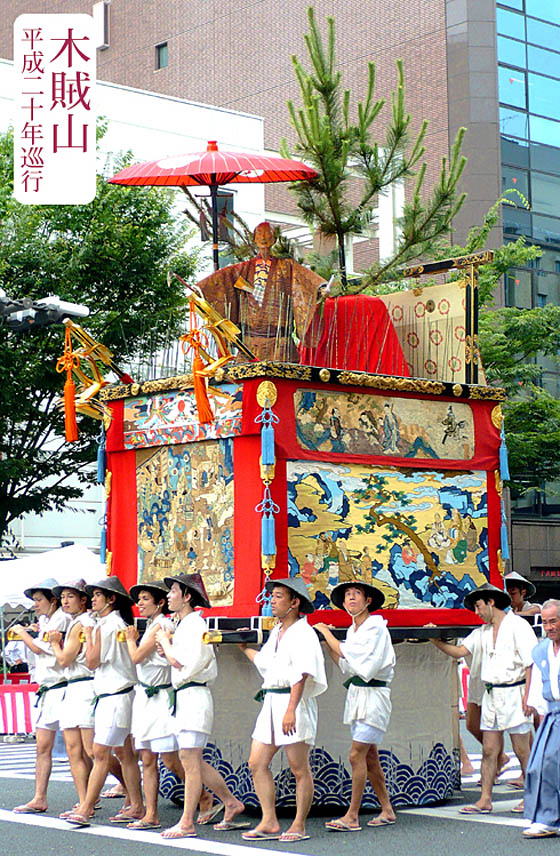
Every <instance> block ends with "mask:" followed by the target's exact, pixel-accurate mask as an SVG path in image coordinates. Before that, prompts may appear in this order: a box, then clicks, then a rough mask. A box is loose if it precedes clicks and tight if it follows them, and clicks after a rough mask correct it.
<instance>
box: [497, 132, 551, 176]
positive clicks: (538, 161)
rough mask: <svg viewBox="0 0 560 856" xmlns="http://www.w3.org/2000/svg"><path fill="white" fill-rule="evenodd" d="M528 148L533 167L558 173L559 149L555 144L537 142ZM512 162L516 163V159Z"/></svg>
mask: <svg viewBox="0 0 560 856" xmlns="http://www.w3.org/2000/svg"><path fill="white" fill-rule="evenodd" d="M559 130H560V129H559ZM529 149H530V152H531V166H532V167H533V169H541V170H542V171H543V172H557V173H560V151H558V149H557V148H556V146H542V145H539V144H538V143H531V145H530V146H529ZM504 160H505V158H504ZM514 163H517V161H514ZM521 166H523V164H521Z"/></svg>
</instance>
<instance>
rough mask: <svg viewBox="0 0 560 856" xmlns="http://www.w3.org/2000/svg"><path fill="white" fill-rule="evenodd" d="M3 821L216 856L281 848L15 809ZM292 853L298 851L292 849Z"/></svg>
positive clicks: (260, 854) (258, 855)
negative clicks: (84, 823)
mask: <svg viewBox="0 0 560 856" xmlns="http://www.w3.org/2000/svg"><path fill="white" fill-rule="evenodd" d="M0 821H3V822H4V823H21V824H24V825H25V826H39V827H43V828H47V829H57V830H59V831H60V830H65V831H66V832H70V833H74V834H76V833H79V834H80V836H82V835H90V836H101V837H103V838H115V839H121V840H124V841H127V842H129V843H130V842H131V841H141V842H143V843H144V844H157V845H158V846H159V847H177V848H179V849H182V850H192V851H193V852H196V853H213V854H216V856H247V854H248V853H251V854H253V856H271V854H278V850H268V849H266V848H264V847H255V846H254V845H253V844H250V845H244V844H228V843H227V842H225V841H224V842H222V841H210V840H209V839H207V838H179V839H167V838H162V837H161V835H160V834H159V833H157V832H156V833H154V832H139V831H136V830H135V831H134V832H131V831H130V830H126V829H116V828H114V827H112V826H97V825H93V824H92V825H91V826H88V827H85V828H82V829H75V828H74V829H73V828H72V827H70V824H68V823H66V821H64V820H59V818H57V817H48V816H45V815H30V814H14V812H12V811H6V810H5V809H0ZM290 853H294V851H293V850H290ZM294 856H308V854H303V853H294Z"/></svg>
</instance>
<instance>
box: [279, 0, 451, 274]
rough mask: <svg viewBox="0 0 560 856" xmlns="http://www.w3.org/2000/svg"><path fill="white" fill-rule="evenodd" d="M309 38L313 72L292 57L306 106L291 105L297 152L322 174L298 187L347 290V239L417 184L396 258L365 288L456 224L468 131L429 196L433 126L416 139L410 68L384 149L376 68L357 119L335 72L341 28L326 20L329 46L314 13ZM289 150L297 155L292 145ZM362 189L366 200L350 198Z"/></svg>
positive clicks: (395, 100) (376, 269)
mask: <svg viewBox="0 0 560 856" xmlns="http://www.w3.org/2000/svg"><path fill="white" fill-rule="evenodd" d="M307 14H308V21H309V32H308V33H307V34H306V35H305V36H304V39H305V44H306V47H307V52H308V55H309V59H310V62H311V71H308V70H306V69H305V68H304V66H303V65H302V63H301V62H300V60H299V59H298V58H297V57H296V56H293V57H292V62H293V65H294V70H295V73H296V76H297V80H298V83H299V88H300V92H301V99H302V106H301V107H297V108H296V107H295V105H294V103H293V102H292V101H289V102H288V110H289V113H290V118H291V122H292V125H293V126H294V128H295V131H296V135H297V142H296V145H295V147H294V154H295V155H296V156H299V157H301V158H303V159H304V160H305V161H306V162H307V163H309V164H310V165H311V166H313V167H314V168H315V170H316V171H317V173H318V176H317V178H316V179H313V180H312V181H301V182H297V183H295V184H293V185H291V190H292V191H293V192H294V194H295V196H296V198H297V203H298V207H299V208H300V210H301V212H302V214H303V217H304V219H305V221H306V223H308V224H309V225H310V226H312V227H313V228H316V229H319V230H320V231H321V232H322V233H323V234H325V235H332V236H335V237H336V241H337V245H338V261H339V268H340V274H341V280H342V284H343V287H344V288H345V287H346V259H345V250H344V242H345V238H346V236H347V235H360V234H363V233H364V231H365V230H366V228H367V227H368V226H370V224H371V222H372V219H373V216H374V215H373V211H374V208H375V203H376V197H377V195H378V194H379V193H380V192H383V191H386V190H387V188H389V187H390V186H391V185H393V184H395V182H400V181H404V180H405V179H411V178H413V177H415V178H416V181H415V185H414V190H413V194H412V199H411V201H410V202H409V203H408V204H406V205H405V209H404V215H403V218H402V222H401V236H400V239H399V242H398V245H397V247H396V250H395V252H394V254H393V256H392V257H391V258H390V259H386V260H384V261H383V262H382V263H381V264H376V265H373V266H372V267H371V268H370V269H369V270H368V271H367V272H366V273H365V275H364V277H363V279H362V283H361V285H360V286H359V289H360V290H362V289H363V288H365V287H367V286H368V285H369V286H371V285H373V284H375V283H376V282H379V281H380V280H382V279H386V278H388V277H390V276H391V275H392V274H393V273H394V271H395V268H396V266H397V265H398V264H404V263H405V262H408V261H409V260H411V259H413V258H417V257H419V256H420V255H421V254H422V253H423V252H424V251H425V249H426V247H427V246H432V245H433V243H434V241H436V240H437V239H438V238H439V237H440V236H442V235H446V234H448V233H449V230H450V227H451V222H452V219H453V217H454V216H455V214H456V213H457V211H458V210H459V208H460V207H461V205H462V204H463V201H464V198H465V194H460V195H458V193H457V185H458V182H459V179H460V177H461V173H462V172H463V169H464V166H465V163H466V158H464V157H462V156H461V144H462V140H463V136H464V133H465V129H464V128H461V129H460V130H459V132H458V134H457V137H456V139H455V142H454V143H453V146H452V148H451V154H450V158H449V159H447V158H443V159H442V166H441V172H440V176H439V179H438V182H437V184H436V185H435V187H434V188H433V190H432V192H431V194H428V195H426V193H425V188H424V180H425V175H426V164H425V162H422V158H423V156H424V154H425V151H426V149H425V146H424V140H425V136H426V130H427V126H428V123H427V121H425V120H424V121H423V122H422V124H421V127H420V130H419V131H418V133H417V135H416V136H415V137H414V138H413V137H412V134H411V121H412V120H411V116H410V114H409V113H407V112H406V110H405V100H404V91H405V85H404V70H403V64H402V61H401V60H398V61H397V75H398V81H397V88H396V91H395V92H393V94H392V104H391V120H390V122H389V124H388V126H387V128H386V130H385V140H384V142H383V143H379V142H378V141H376V140H374V139H373V125H374V122H375V120H376V119H377V117H378V116H379V114H380V112H381V110H382V108H383V106H384V104H385V99H383V98H380V99H377V100H376V98H375V64H374V63H373V62H368V74H367V81H368V82H367V89H366V94H365V98H364V99H363V101H359V102H358V103H357V119H355V120H354V119H352V118H351V116H350V91H349V90H348V89H344V88H343V86H342V74H341V72H340V70H338V69H337V66H336V51H335V23H334V20H333V18H327V40H326V45H325V44H324V42H323V38H322V36H321V33H320V31H319V28H318V26H317V23H316V20H315V14H314V11H313V9H312V8H309V9H308V13H307ZM282 152H283V154H285V155H286V156H287V157H289V156H290V152H289V150H288V146H287V143H286V141H283V143H282ZM351 185H352V189H353V190H354V189H355V188H356V187H357V189H358V195H359V201H358V204H356V202H355V198H354V197H353V195H351V193H350V187H351Z"/></svg>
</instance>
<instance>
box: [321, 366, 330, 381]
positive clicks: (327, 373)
mask: <svg viewBox="0 0 560 856" xmlns="http://www.w3.org/2000/svg"><path fill="white" fill-rule="evenodd" d="M319 377H320V378H321V380H322V381H323V382H324V383H328V382H329V381H330V379H331V373H330V371H329V370H328V369H321V370H320V371H319Z"/></svg>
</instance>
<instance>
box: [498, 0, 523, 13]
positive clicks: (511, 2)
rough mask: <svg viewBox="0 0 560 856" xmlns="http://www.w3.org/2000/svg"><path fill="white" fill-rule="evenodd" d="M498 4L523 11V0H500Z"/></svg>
mask: <svg viewBox="0 0 560 856" xmlns="http://www.w3.org/2000/svg"><path fill="white" fill-rule="evenodd" d="M500 6H509V7H510V9H519V11H520V12H522V11H523V0H500Z"/></svg>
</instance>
